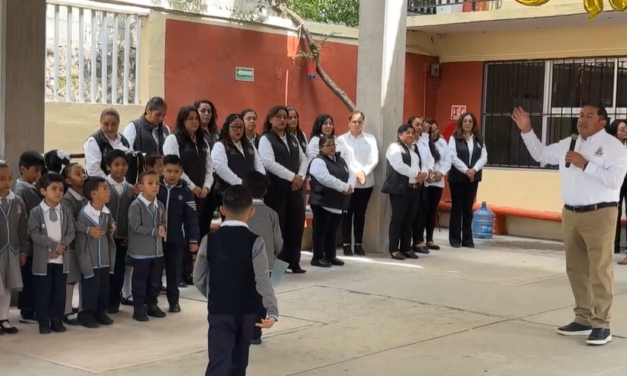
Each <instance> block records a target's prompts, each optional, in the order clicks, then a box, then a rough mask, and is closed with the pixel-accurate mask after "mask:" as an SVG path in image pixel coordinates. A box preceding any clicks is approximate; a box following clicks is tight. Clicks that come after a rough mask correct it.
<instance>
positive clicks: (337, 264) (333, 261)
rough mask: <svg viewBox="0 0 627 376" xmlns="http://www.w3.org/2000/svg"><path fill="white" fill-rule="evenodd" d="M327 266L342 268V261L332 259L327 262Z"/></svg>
mask: <svg viewBox="0 0 627 376" xmlns="http://www.w3.org/2000/svg"><path fill="white" fill-rule="evenodd" d="M328 262H329V264H331V265H333V266H344V261H342V260H340V259H339V258H337V257H336V258H333V259H331V260H328Z"/></svg>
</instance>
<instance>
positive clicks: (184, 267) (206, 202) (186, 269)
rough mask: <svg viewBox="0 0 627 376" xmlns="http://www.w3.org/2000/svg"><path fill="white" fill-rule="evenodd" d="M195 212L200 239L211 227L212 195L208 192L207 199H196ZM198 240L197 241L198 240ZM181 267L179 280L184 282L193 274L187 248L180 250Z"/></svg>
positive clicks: (192, 261) (191, 254)
mask: <svg viewBox="0 0 627 376" xmlns="http://www.w3.org/2000/svg"><path fill="white" fill-rule="evenodd" d="M196 211H197V214H198V229H199V230H200V239H202V238H203V237H204V236H205V235H207V234H208V233H209V228H210V227H211V220H212V219H213V213H214V212H215V211H216V206H215V200H214V199H213V193H211V192H209V194H208V195H207V197H205V198H199V197H196ZM200 239H199V240H200ZM181 255H182V256H181V262H180V264H181V266H180V273H179V274H180V276H181V278H180V280H181V281H184V280H186V279H188V278H189V277H190V276H191V275H192V273H193V272H194V254H193V253H192V252H191V251H190V250H189V247H186V248H183V249H181Z"/></svg>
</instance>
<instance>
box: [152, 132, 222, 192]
mask: <svg viewBox="0 0 627 376" xmlns="http://www.w3.org/2000/svg"><path fill="white" fill-rule="evenodd" d="M201 141H202V142H204V143H205V144H206V145H207V155H206V157H205V171H206V172H205V182H204V184H203V187H204V188H207V189H211V186H212V185H213V162H212V161H211V147H210V146H209V144H208V143H207V141H206V140H205V138H204V137H203V138H202V140H201ZM196 148H197V149H198V146H196ZM171 154H174V155H177V156H179V157H180V156H181V154H180V153H179V142H178V139H177V138H176V135H173V134H171V135H169V136H168V137H166V138H165V141H164V142H163V155H171ZM181 178H182V179H183V180H185V182H186V183H187V185H188V186H189V189H192V190H193V189H194V188H196V184H194V183H193V182H192V181H191V180H190V178H189V176H187V174H186V173H185V171H183V175H181Z"/></svg>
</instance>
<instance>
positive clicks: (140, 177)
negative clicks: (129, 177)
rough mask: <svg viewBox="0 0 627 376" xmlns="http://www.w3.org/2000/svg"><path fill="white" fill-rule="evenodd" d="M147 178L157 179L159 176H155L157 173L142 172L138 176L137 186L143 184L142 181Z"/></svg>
mask: <svg viewBox="0 0 627 376" xmlns="http://www.w3.org/2000/svg"><path fill="white" fill-rule="evenodd" d="M147 176H157V177H158V176H159V174H157V173H156V172H154V171H144V172H142V173H141V174H139V178H137V182H138V183H139V184H143V183H144V179H145V178H146V177H147Z"/></svg>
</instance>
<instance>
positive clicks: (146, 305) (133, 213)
mask: <svg viewBox="0 0 627 376" xmlns="http://www.w3.org/2000/svg"><path fill="white" fill-rule="evenodd" d="M128 224H129V225H128V228H129V231H128V255H129V257H130V258H131V260H132V263H133V268H134V269H133V280H132V292H133V305H134V307H135V315H138V316H143V315H145V314H146V313H148V314H150V315H153V316H154V313H155V311H157V310H159V307H158V306H157V302H158V300H157V298H158V297H159V292H160V289H161V277H162V274H163V262H164V260H163V241H162V239H161V238H160V237H159V227H160V226H164V227H165V225H166V216H165V207H164V206H163V204H162V203H160V202H159V201H158V200H157V198H155V199H154V200H153V201H149V200H148V199H147V198H146V197H144V195H142V194H140V195H139V196H138V197H137V199H136V200H135V201H133V203H132V204H131V206H130V207H129V209H128ZM166 229H167V228H166ZM159 311H160V310H159ZM161 313H163V312H161ZM135 315H134V317H135ZM161 317H162V316H161Z"/></svg>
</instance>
